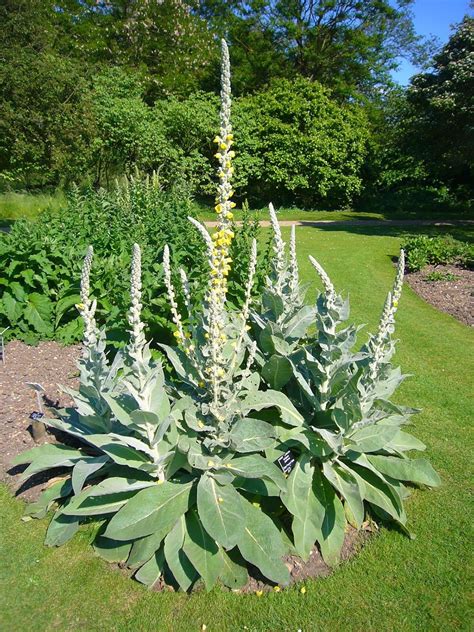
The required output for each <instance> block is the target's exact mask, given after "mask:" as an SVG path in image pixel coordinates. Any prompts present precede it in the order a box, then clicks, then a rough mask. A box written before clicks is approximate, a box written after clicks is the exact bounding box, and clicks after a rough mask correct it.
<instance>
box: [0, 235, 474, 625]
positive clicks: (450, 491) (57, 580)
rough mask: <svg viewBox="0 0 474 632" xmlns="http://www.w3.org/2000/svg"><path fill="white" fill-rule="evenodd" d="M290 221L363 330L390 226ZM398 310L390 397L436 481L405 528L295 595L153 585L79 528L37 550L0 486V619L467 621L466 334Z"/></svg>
mask: <svg viewBox="0 0 474 632" xmlns="http://www.w3.org/2000/svg"><path fill="white" fill-rule="evenodd" d="M296 230H297V238H298V243H299V258H300V262H301V271H302V274H303V277H304V278H305V279H311V280H314V278H315V276H314V274H313V273H312V270H311V269H310V267H309V265H308V263H307V257H306V256H307V255H308V254H309V253H312V254H313V255H314V256H316V257H317V258H318V259H319V260H320V261H321V263H322V264H323V265H324V266H325V267H326V268H327V270H328V272H329V273H330V274H331V276H332V277H333V281H334V282H335V284H336V286H337V287H338V288H339V289H342V288H345V289H346V290H347V291H348V292H349V293H350V297H351V304H352V313H353V317H354V320H355V321H356V322H359V323H361V322H365V323H367V324H368V328H369V329H373V328H375V326H376V323H377V319H378V316H379V312H380V310H381V308H382V305H383V301H384V298H385V294H386V292H387V290H388V289H389V287H390V284H391V282H392V279H393V275H394V269H393V266H392V263H391V257H393V256H395V255H396V254H397V251H398V247H399V243H400V233H399V232H397V231H396V230H395V229H387V228H384V229H381V228H368V227H367V228H364V229H361V228H359V227H358V228H357V230H355V229H354V230H351V229H347V228H346V229H343V228H342V227H341V228H338V229H334V228H332V229H324V230H321V229H315V228H301V227H300V228H297V229H296ZM285 232H286V234H287V235H288V229H287V230H286V231H285ZM430 232H431V231H430ZM459 232H460V231H459ZM458 236H461V235H460V234H458ZM314 287H315V286H312V288H311V291H310V294H309V297H310V298H312V297H313V296H314ZM398 314H399V317H398V332H397V333H398V336H399V337H400V339H401V342H400V344H399V346H398V353H397V359H398V360H399V361H400V363H401V364H402V367H403V369H404V371H405V372H406V373H410V374H413V377H411V378H410V379H408V380H407V381H406V382H405V383H404V384H403V385H402V387H401V388H400V390H399V394H398V400H399V401H403V402H405V403H407V404H410V405H413V406H418V407H420V408H423V413H422V414H421V415H419V416H417V417H416V418H415V426H414V428H413V434H415V435H416V436H417V437H418V438H420V439H421V440H422V441H424V442H425V443H426V444H427V445H428V451H427V456H428V457H429V458H430V459H431V461H432V463H433V465H434V466H435V467H436V469H437V470H438V472H439V473H440V475H441V477H442V481H443V484H442V486H441V487H440V488H438V489H437V490H433V491H422V490H417V491H416V492H415V494H414V495H413V497H412V498H411V499H410V500H409V501H408V503H407V512H408V515H409V518H410V528H411V530H412V531H413V532H414V533H415V534H416V539H415V540H413V541H410V540H409V539H408V538H407V537H405V536H404V535H402V534H401V533H399V532H398V531H396V530H393V529H387V528H383V529H382V530H381V532H380V534H379V536H378V537H376V538H374V539H373V540H372V541H371V542H370V543H369V544H368V545H367V546H366V547H365V548H364V549H363V550H362V552H361V553H360V555H358V556H357V558H355V559H353V560H351V561H350V562H348V563H345V564H343V565H342V566H341V567H340V568H339V569H338V570H337V571H336V572H335V573H334V574H333V575H332V576H331V577H329V578H326V579H320V580H315V581H312V582H308V583H307V584H306V588H307V592H306V594H305V595H302V594H301V593H300V592H299V588H290V589H288V590H285V591H283V592H282V593H279V594H274V593H272V594H269V595H264V596H263V597H260V598H259V597H257V596H256V595H248V596H245V595H235V594H232V593H227V592H224V591H223V590H220V589H215V590H213V591H212V592H211V593H210V594H206V593H200V594H196V595H192V596H186V595H183V594H173V593H163V594H159V593H153V592H148V591H147V590H146V589H145V588H143V587H142V586H141V585H139V584H137V583H135V582H133V581H131V580H129V579H127V577H126V576H124V574H122V573H121V572H120V571H118V570H115V569H113V568H111V567H109V566H108V565H107V564H106V563H105V562H102V561H101V560H100V559H98V558H96V557H95V556H94V553H93V551H92V548H91V547H89V546H88V539H89V535H90V534H89V532H88V531H87V529H84V530H83V531H82V532H80V534H79V536H77V537H76V538H75V539H74V540H73V541H72V542H71V543H69V544H67V545H66V546H64V547H62V548H60V549H46V548H44V547H43V546H42V540H43V537H44V533H45V529H46V522H45V521H41V522H39V521H33V522H29V523H23V522H21V521H20V517H21V514H22V504H21V502H19V501H17V500H13V499H12V498H11V497H10V495H9V494H8V492H7V491H6V490H5V489H4V490H3V491H2V494H1V499H0V502H1V507H2V510H1V511H0V519H1V522H2V524H1V534H2V535H1V547H2V552H1V556H0V568H1V569H2V570H1V571H0V581H1V582H2V584H3V585H2V586H1V587H0V591H1V592H0V594H1V595H3V597H2V598H1V600H2V601H1V602H0V627H1V629H3V630H6V631H11V630H19V631H23V630H29V629H35V630H36V631H41V630H48V631H49V630H53V629H57V630H87V631H91V630H104V629H105V630H114V631H115V630H117V631H129V630H130V631H131V630H134V631H140V632H141V631H142V630H150V631H151V630H153V631H156V630H159V631H160V632H162V631H163V632H164V631H168V630H169V631H173V632H181V631H183V632H187V631H194V630H195V631H196V632H197V631H198V630H200V629H201V625H202V624H206V625H207V630H208V631H209V632H214V631H216V632H217V631H219V632H222V631H232V632H233V631H237V630H250V631H262V632H263V631H267V630H268V631H270V630H271V631H273V632H280V631H282V632H283V631H284V632H286V631H294V632H296V630H298V629H301V630H303V632H309V631H314V632H316V631H318V632H319V631H321V630H323V631H325V630H328V631H332V632H340V631H345V630H350V631H353V630H356V631H359V630H360V631H364V632H365V631H367V630H377V631H385V630H386V631H390V632H391V631H396V632H398V631H405V630H421V631H423V632H425V631H427V630H466V631H467V630H470V629H471V627H472V620H471V619H472V617H471V615H472V611H470V609H469V605H468V594H469V592H470V586H469V568H470V561H471V562H472V556H471V555H470V549H471V544H470V541H471V540H472V529H471V522H472V519H471V518H472V515H471V514H470V512H469V494H468V487H469V485H470V483H471V480H472V470H471V465H470V461H471V455H472V440H471V437H472V433H470V432H469V430H470V426H471V423H470V416H471V413H472V410H471V406H470V402H469V395H470V390H472V376H473V375H474V361H473V354H472V344H473V338H474V335H473V332H472V331H471V330H470V329H469V328H468V327H466V326H464V325H462V324H460V323H458V322H457V321H455V320H454V319H453V318H451V317H450V316H448V315H445V314H442V313H439V312H437V311H436V310H435V309H434V308H432V307H430V306H429V305H428V304H426V303H424V302H423V301H422V300H421V299H419V298H418V297H417V296H416V295H415V294H414V293H413V292H412V291H411V290H410V288H408V287H406V286H405V289H404V295H403V296H402V300H401V302H400V309H399V312H398Z"/></svg>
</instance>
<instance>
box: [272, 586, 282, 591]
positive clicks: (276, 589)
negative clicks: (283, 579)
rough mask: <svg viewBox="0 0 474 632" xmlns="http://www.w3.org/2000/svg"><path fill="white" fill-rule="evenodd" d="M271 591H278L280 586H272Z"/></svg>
mask: <svg viewBox="0 0 474 632" xmlns="http://www.w3.org/2000/svg"><path fill="white" fill-rule="evenodd" d="M273 591H274V592H280V591H281V588H280V586H273Z"/></svg>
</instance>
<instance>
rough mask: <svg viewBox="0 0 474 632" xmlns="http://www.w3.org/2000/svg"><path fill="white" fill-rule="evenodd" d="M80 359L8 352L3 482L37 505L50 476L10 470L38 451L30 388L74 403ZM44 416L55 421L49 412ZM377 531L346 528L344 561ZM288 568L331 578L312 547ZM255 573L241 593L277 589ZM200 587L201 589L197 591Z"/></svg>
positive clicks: (0, 390)
mask: <svg viewBox="0 0 474 632" xmlns="http://www.w3.org/2000/svg"><path fill="white" fill-rule="evenodd" d="M79 353H80V347H79V345H75V346H71V347H64V346H61V345H59V344H57V343H56V342H42V343H40V344H39V345H38V346H36V347H32V346H27V345H25V344H24V343H22V342H19V341H12V342H10V343H9V344H8V345H7V347H6V354H5V356H6V362H5V364H0V377H1V379H0V481H2V482H4V483H6V484H7V485H8V486H9V487H10V489H11V490H12V491H13V492H14V493H15V494H16V495H18V496H21V498H23V499H24V500H26V501H28V502H32V501H35V500H37V499H38V497H39V495H40V493H41V491H42V489H44V488H45V486H46V484H47V482H48V481H49V480H53V479H51V473H50V472H49V473H48V472H45V473H42V474H37V475H36V476H33V477H31V479H29V480H27V481H26V482H24V483H23V484H22V483H21V481H20V477H21V473H22V472H23V470H24V469H25V466H24V465H21V466H17V467H12V466H11V462H12V460H13V458H14V457H15V456H16V455H18V454H20V453H21V452H23V451H24V450H27V449H30V448H32V447H34V446H35V445H36V444H35V442H34V440H33V437H32V434H31V419H30V414H31V413H32V412H33V411H36V410H37V409H38V405H37V401H36V396H35V393H34V391H33V390H32V389H31V388H29V387H28V386H27V385H26V383H27V382H38V383H40V384H41V385H42V386H43V388H44V389H45V394H44V399H45V401H46V402H47V403H49V405H51V406H61V407H63V406H67V405H69V404H70V403H71V400H70V398H69V397H68V396H67V395H65V394H64V393H62V392H61V389H60V385H67V386H68V387H71V388H75V387H76V386H77V368H76V361H77V359H78V357H79ZM45 413H46V416H51V413H50V412H48V410H45ZM44 442H50V443H55V442H56V437H55V435H53V434H51V433H50V432H48V433H47V435H46V438H45V439H44ZM375 530H376V525H375V523H372V522H367V523H365V524H364V527H363V529H362V530H361V531H357V530H356V529H354V528H352V527H350V526H348V528H347V531H346V536H345V540H344V545H343V548H342V551H341V560H342V561H344V560H347V559H349V558H351V557H353V556H354V555H356V554H357V552H358V551H359V550H360V548H361V547H362V546H363V545H364V543H365V541H366V540H367V538H368V537H369V536H370V534H371V533H372V532H374V531H375ZM284 562H285V564H286V566H287V568H288V570H289V571H290V577H291V580H290V581H291V583H297V582H301V581H304V580H306V579H310V578H314V577H325V576H327V575H329V574H330V573H331V569H330V567H329V566H328V565H327V564H326V563H325V562H324V560H323V558H322V556H321V554H320V552H319V550H318V549H317V547H314V549H313V550H312V552H311V555H310V557H309V559H308V561H307V562H304V561H303V560H301V558H299V557H297V556H294V555H287V556H286V557H285V558H284ZM104 563H105V562H104ZM124 570H125V569H124ZM254 570H255V572H254V573H253V576H252V572H251V573H250V579H249V581H248V583H247V584H246V585H245V586H244V587H243V588H242V589H240V591H239V592H243V593H257V594H260V591H263V592H265V591H272V590H274V585H273V584H272V583H270V582H268V581H267V580H266V579H265V578H264V577H262V576H261V575H259V573H258V571H257V569H254ZM129 572H130V571H127V574H128V573H129ZM199 586H200V584H199V583H198V584H197V588H199ZM154 590H156V591H161V590H173V588H172V586H171V585H170V584H166V583H164V582H163V581H158V582H157V583H156V584H155V586H154Z"/></svg>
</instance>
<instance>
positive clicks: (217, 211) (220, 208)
mask: <svg viewBox="0 0 474 632" xmlns="http://www.w3.org/2000/svg"><path fill="white" fill-rule="evenodd" d="M214 208H215V210H216V213H222V204H216V206H215V207H214Z"/></svg>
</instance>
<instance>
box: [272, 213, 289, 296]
mask: <svg viewBox="0 0 474 632" xmlns="http://www.w3.org/2000/svg"><path fill="white" fill-rule="evenodd" d="M268 210H269V213H270V223H271V225H272V230H273V251H274V253H275V257H274V258H273V262H274V267H275V269H274V273H275V289H276V290H277V291H279V290H281V281H282V272H283V270H284V269H285V242H284V241H283V239H282V236H281V229H280V224H279V223H278V218H277V216H276V213H275V209H274V208H273V204H272V203H271V202H270V204H269V205H268Z"/></svg>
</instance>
